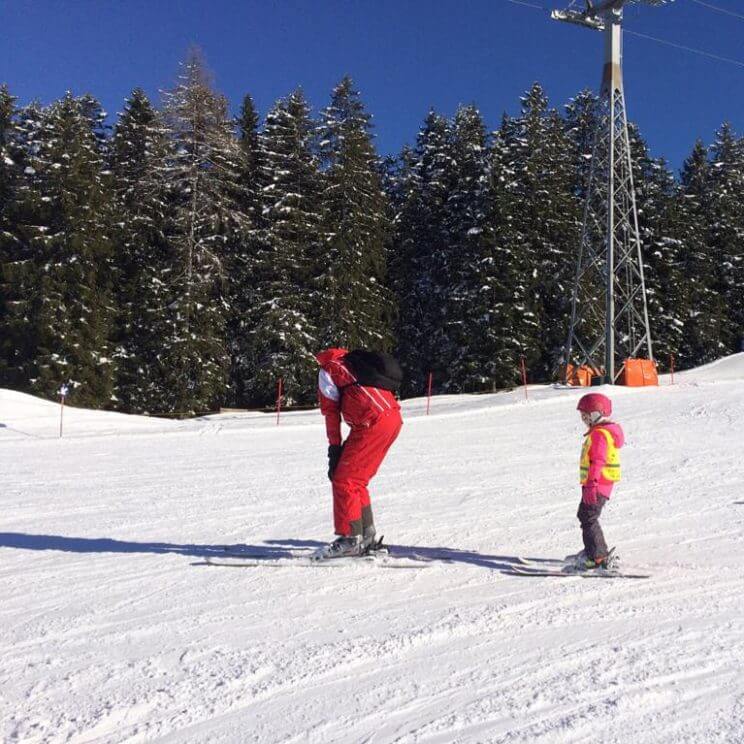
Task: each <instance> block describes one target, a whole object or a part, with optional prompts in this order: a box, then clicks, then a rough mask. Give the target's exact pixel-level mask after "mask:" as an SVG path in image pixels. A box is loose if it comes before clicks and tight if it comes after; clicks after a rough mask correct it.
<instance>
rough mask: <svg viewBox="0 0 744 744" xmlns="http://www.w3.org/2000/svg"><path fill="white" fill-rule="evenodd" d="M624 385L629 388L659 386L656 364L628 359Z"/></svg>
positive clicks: (648, 360) (624, 371)
mask: <svg viewBox="0 0 744 744" xmlns="http://www.w3.org/2000/svg"><path fill="white" fill-rule="evenodd" d="M622 384H623V385H627V386H628V387H646V386H647V385H658V384H659V373H658V371H657V369H656V362H653V361H651V360H650V359H626V360H625V365H624V367H623V374H622Z"/></svg>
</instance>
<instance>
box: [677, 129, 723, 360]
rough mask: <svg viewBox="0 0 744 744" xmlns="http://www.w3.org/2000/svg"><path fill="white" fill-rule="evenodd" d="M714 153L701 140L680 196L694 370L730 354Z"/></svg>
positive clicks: (686, 339) (688, 356) (688, 353)
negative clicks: (716, 249)
mask: <svg viewBox="0 0 744 744" xmlns="http://www.w3.org/2000/svg"><path fill="white" fill-rule="evenodd" d="M710 171H711V169H710V163H709V161H708V150H707V148H706V147H705V145H704V144H703V143H702V142H701V141H700V140H698V141H697V142H696V143H695V146H694V147H693V150H692V153H691V154H690V156H689V157H688V158H687V160H686V161H685V163H684V165H683V167H682V188H681V193H680V195H679V197H678V198H679V212H680V223H681V225H682V231H683V235H684V237H683V239H682V246H681V249H680V264H681V274H682V283H683V286H684V289H685V293H686V298H687V301H686V311H687V313H686V317H685V319H684V328H683V335H682V340H681V345H680V349H679V362H680V366H681V367H693V366H697V365H699V364H705V363H707V362H712V361H713V360H715V359H718V358H719V357H720V356H721V355H722V354H724V353H725V347H724V345H723V341H722V338H721V326H722V324H723V320H724V317H725V313H726V308H725V304H724V298H723V297H722V296H721V295H720V294H719V293H718V291H717V289H716V287H717V285H718V277H717V274H718V267H717V261H716V259H715V254H714V253H713V251H712V249H711V245H710V234H709V233H710V225H709V221H710V217H709V215H710V212H711V206H710V200H711V194H710V185H711V184H710V181H711V172H710Z"/></svg>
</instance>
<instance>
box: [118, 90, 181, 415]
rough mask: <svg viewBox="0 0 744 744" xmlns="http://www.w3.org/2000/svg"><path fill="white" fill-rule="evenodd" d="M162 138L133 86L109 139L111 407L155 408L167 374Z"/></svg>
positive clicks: (169, 331) (169, 328)
mask: <svg viewBox="0 0 744 744" xmlns="http://www.w3.org/2000/svg"><path fill="white" fill-rule="evenodd" d="M167 153H168V142H167V135H166V132H165V128H164V126H163V124H162V121H161V119H160V117H159V115H158V114H157V112H156V111H155V110H154V109H153V107H152V105H151V104H150V101H149V100H148V99H147V96H146V95H145V93H144V92H143V91H142V90H141V89H139V88H136V89H135V90H134V91H132V94H131V96H130V97H129V99H128V100H127V101H126V104H125V107H124V111H123V113H122V114H121V115H120V117H119V121H118V123H117V125H116V130H115V132H114V135H113V139H112V142H111V169H112V171H113V173H114V177H115V178H114V183H115V190H116V195H117V211H118V213H119V229H118V230H117V233H116V237H117V247H116V259H115V264H116V297H117V306H118V317H117V330H116V334H115V342H116V348H117V351H116V357H117V362H118V363H117V381H116V397H117V401H118V407H119V408H121V409H122V410H125V411H130V412H143V411H151V412H160V411H162V410H163V408H162V400H163V388H164V386H165V385H166V384H167V379H168V378H167V375H166V374H165V370H164V367H163V361H162V359H161V354H162V351H163V339H167V338H169V337H171V336H172V335H173V333H174V331H175V329H174V328H173V323H172V317H171V314H170V313H169V312H168V309H167V308H168V305H169V302H170V295H169V292H168V288H169V283H170V276H171V273H172V260H173V256H172V255H171V246H170V243H169V241H168V236H167V233H168V193H167V184H166V182H165V177H164V176H165V174H164V172H163V168H162V164H163V162H164V159H165V157H166V155H167Z"/></svg>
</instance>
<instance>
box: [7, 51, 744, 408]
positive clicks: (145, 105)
mask: <svg viewBox="0 0 744 744" xmlns="http://www.w3.org/2000/svg"><path fill="white" fill-rule="evenodd" d="M521 104H522V105H521V112H519V114H518V115H516V116H506V115H505V116H504V118H503V120H502V123H501V126H500V128H499V130H498V131H496V132H494V133H491V134H489V133H488V130H487V127H486V124H485V122H484V121H483V119H482V117H481V115H480V113H479V111H478V109H477V108H476V107H475V106H474V105H470V106H461V107H460V108H459V109H458V110H457V111H456V112H455V114H454V116H453V117H452V119H447V118H445V117H444V116H442V115H440V114H438V113H436V112H434V111H431V112H429V114H428V116H427V117H426V118H425V121H424V123H423V126H422V128H421V130H420V131H419V133H418V135H417V137H416V141H415V144H414V146H413V147H405V148H404V149H403V151H402V152H401V153H400V155H398V156H389V157H387V158H386V159H385V161H384V162H382V161H381V159H380V158H379V157H378V156H377V154H376V152H375V148H374V138H373V134H372V126H371V116H370V114H369V113H368V112H367V110H366V109H365V106H364V104H363V102H362V99H361V96H360V94H359V92H358V91H357V90H356V89H355V87H354V84H353V83H352V81H351V79H349V78H348V77H347V78H344V79H343V80H342V81H341V82H340V83H339V85H338V86H336V88H335V89H334V90H333V91H332V94H331V101H330V104H329V105H328V106H327V107H326V108H324V109H322V110H321V113H320V115H319V117H318V120H317V121H315V120H313V118H312V117H311V114H310V106H309V104H308V102H307V101H306V100H305V97H304V95H303V94H302V92H301V91H300V90H297V91H295V92H294V93H292V94H291V95H290V96H288V97H287V98H285V99H281V100H280V101H278V102H277V103H276V105H275V106H274V107H273V108H272V109H271V111H269V113H268V114H267V116H266V119H265V122H264V123H263V125H261V121H260V118H259V115H258V112H257V110H256V107H255V105H254V103H253V100H252V99H251V97H250V96H246V97H245V98H244V100H243V102H242V106H241V108H240V110H239V113H238V116H237V117H236V118H234V117H232V116H230V115H229V113H228V105H227V102H226V100H225V99H224V98H223V97H222V96H221V95H219V94H218V93H217V92H215V89H214V85H213V83H212V81H211V79H210V76H209V74H208V73H207V71H206V67H205V64H204V63H203V61H202V60H201V58H200V56H199V54H198V53H192V54H191V55H190V56H189V58H188V59H187V61H186V63H185V64H184V65H183V70H182V75H181V76H180V78H179V79H178V81H177V84H176V86H175V88H174V89H173V90H171V91H169V92H168V93H166V94H165V96H164V100H163V105H162V107H161V109H160V110H157V109H156V108H155V107H153V105H152V104H151V103H150V102H149V101H148V99H147V97H146V96H145V94H144V92H143V91H141V90H138V89H135V90H134V91H133V92H132V94H131V95H130V97H129V98H128V99H127V101H126V102H125V105H124V108H123V111H122V113H121V114H120V115H119V117H118V120H117V122H116V126H115V129H114V131H113V133H110V132H109V131H108V128H107V127H106V126H105V125H104V121H105V114H104V113H103V112H102V111H101V107H100V105H99V103H98V102H97V101H96V99H95V98H93V97H92V96H90V95H84V96H79V97H75V96H73V95H72V94H67V95H66V96H64V97H63V98H62V99H61V100H59V101H56V102H54V103H52V104H51V105H49V106H48V107H46V108H45V107H42V106H41V105H39V104H36V103H32V104H29V105H26V106H24V107H20V108H19V107H18V105H17V102H16V100H15V99H14V98H13V96H12V95H11V93H10V91H9V90H8V88H7V86H0V386H7V387H12V388H15V389H19V390H24V391H27V392H32V393H35V394H40V395H44V396H46V397H53V396H55V395H56V392H57V390H58V389H59V387H60V385H61V384H62V383H65V382H72V383H73V385H74V388H73V396H74V398H73V400H74V401H75V402H76V403H77V404H80V405H86V406H92V407H111V408H117V409H119V410H125V411H133V412H150V413H181V414H182V413H188V412H193V411H205V410H214V409H216V408H217V407H219V406H222V405H233V406H235V405H237V406H253V405H265V404H269V403H273V401H274V400H275V395H276V385H277V381H278V379H279V378H282V379H283V384H284V390H285V400H286V401H287V402H309V401H312V400H314V398H315V377H316V371H317V365H316V363H315V360H314V355H315V353H316V352H317V351H318V350H319V349H321V348H323V347H327V346H342V345H343V346H350V347H356V346H360V347H376V348H381V349H392V350H393V351H394V352H395V353H396V354H397V355H398V356H399V358H400V359H401V362H402V365H403V368H404V370H405V374H406V379H405V382H404V387H403V394H404V395H421V394H422V393H424V392H425V390H426V382H427V377H428V375H429V373H432V374H433V377H434V389H435V391H453V392H459V391H472V392H481V391H488V390H493V389H500V388H503V387H509V386H511V385H513V384H515V383H517V382H518V379H519V361H520V356H522V355H524V356H525V357H526V360H527V365H528V369H529V372H530V379H531V380H533V381H542V380H549V379H552V378H553V377H554V375H555V373H556V371H557V367H558V364H559V363H560V359H561V353H562V347H563V344H564V343H565V339H566V335H567V331H568V328H567V326H568V322H569V317H568V315H569V311H570V298H571V292H572V284H573V279H574V272H575V266H576V260H577V248H578V244H579V239H580V231H581V221H582V211H583V202H584V197H585V195H586V191H587V186H588V181H589V173H590V169H591V165H592V150H593V145H594V142H593V137H594V129H595V124H596V119H597V111H598V109H597V106H598V101H597V97H596V96H595V95H594V94H593V93H591V92H589V91H582V92H581V93H579V94H578V95H577V96H576V98H574V99H572V100H571V101H570V102H569V103H568V104H567V105H566V107H565V111H564V115H563V116H561V115H559V114H558V112H557V111H556V110H554V109H552V108H550V106H549V104H548V99H547V96H546V94H545V92H544V91H543V89H542V88H541V87H540V85H538V84H535V85H534V86H533V87H532V88H531V89H530V90H529V91H528V92H527V93H526V94H525V96H524V97H523V99H522V101H521ZM630 132H631V147H632V151H633V155H634V172H633V175H634V180H635V187H636V192H637V201H638V213H639V227H640V232H641V243H642V246H641V247H642V252H643V261H644V272H645V278H646V284H647V288H648V300H649V316H650V321H651V328H652V336H653V340H654V348H655V353H656V357H657V359H658V360H659V362H660V366H661V367H662V368H664V367H665V366H666V365H667V363H668V360H669V356H670V355H672V354H674V355H675V356H676V357H677V366H678V367H680V366H681V367H690V366H693V365H696V364H700V363H703V362H708V361H711V360H713V359H715V358H718V357H719V356H720V355H722V354H725V353H731V352H734V351H739V350H740V349H741V344H742V336H743V335H744V292H742V286H744V248H743V247H742V246H744V207H742V205H743V204H744V141H742V140H741V139H740V138H739V137H738V136H737V135H736V134H735V133H734V131H733V129H732V128H731V126H730V125H728V124H724V125H723V127H722V128H721V130H720V131H719V132H717V133H716V135H715V140H714V142H713V144H712V145H711V146H710V147H706V146H705V145H704V144H703V143H702V142H698V143H697V144H696V145H695V147H694V149H693V150H692V153H691V155H690V157H689V158H688V160H687V161H686V162H685V164H684V167H683V169H682V172H681V174H680V178H679V179H676V178H675V177H674V176H673V174H672V173H671V172H670V170H669V168H668V167H667V165H666V164H665V162H664V161H663V160H661V159H657V158H655V157H653V156H652V155H651V154H650V153H649V151H648V148H647V146H646V144H645V142H644V141H643V139H642V137H641V135H640V133H639V132H638V130H637V129H636V128H635V127H632V126H631V130H630ZM598 291H601V290H600V288H598Z"/></svg>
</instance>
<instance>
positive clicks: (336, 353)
mask: <svg viewBox="0 0 744 744" xmlns="http://www.w3.org/2000/svg"><path fill="white" fill-rule="evenodd" d="M316 358H317V360H318V363H319V364H320V373H319V375H318V398H319V400H320V410H321V413H322V414H323V416H325V423H326V434H327V435H328V477H329V479H330V480H331V483H332V486H333V522H334V527H335V532H336V534H337V535H338V537H337V538H336V539H335V540H334V541H333V542H332V543H330V544H329V545H326V546H324V547H323V548H321V549H320V550H318V551H317V553H316V554H315V557H316V558H319V559H321V558H336V557H340V556H345V555H361V554H362V553H364V552H366V551H368V550H370V549H371V548H374V546H375V534H376V532H375V525H374V519H373V517H372V506H371V503H370V497H369V491H368V490H367V486H368V484H369V482H370V480H371V479H372V477H373V476H374V475H375V473H376V472H377V469H378V468H379V467H380V464H381V463H382V461H383V459H384V458H385V455H386V454H387V451H388V449H389V448H390V446H391V445H392V443H393V442H394V441H395V439H396V437H397V436H398V433H399V432H400V428H401V426H402V424H403V422H402V420H401V416H400V405H399V404H398V401H397V400H396V398H395V395H394V394H393V391H394V390H396V389H397V386H398V385H400V382H401V378H402V374H401V373H400V367H399V366H398V364H397V362H396V361H395V360H394V359H393V358H392V357H390V356H389V355H387V354H380V353H377V352H369V351H362V350H357V351H352V352H348V351H347V350H346V349H327V350H326V351H323V352H321V353H320V354H318V355H317V357H316ZM341 416H343V418H344V421H345V422H346V423H347V424H348V426H349V427H350V429H351V432H350V433H349V436H348V437H347V439H346V441H345V442H344V443H343V444H342V443H341Z"/></svg>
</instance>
